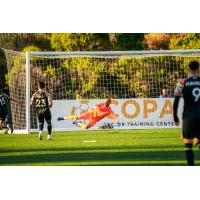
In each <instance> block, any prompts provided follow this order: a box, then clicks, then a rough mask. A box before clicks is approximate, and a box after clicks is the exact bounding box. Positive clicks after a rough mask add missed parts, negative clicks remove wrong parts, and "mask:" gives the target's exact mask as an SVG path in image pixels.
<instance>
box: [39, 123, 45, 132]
mask: <svg viewBox="0 0 200 200" xmlns="http://www.w3.org/2000/svg"><path fill="white" fill-rule="evenodd" d="M43 128H44V124H43V123H39V131H40V132H42V131H43Z"/></svg>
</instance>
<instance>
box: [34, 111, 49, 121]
mask: <svg viewBox="0 0 200 200" xmlns="http://www.w3.org/2000/svg"><path fill="white" fill-rule="evenodd" d="M37 118H38V122H39V123H41V124H43V123H44V120H46V122H47V123H51V111H50V110H49V109H47V110H46V111H44V112H38V114H37Z"/></svg>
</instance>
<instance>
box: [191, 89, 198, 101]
mask: <svg viewBox="0 0 200 200" xmlns="http://www.w3.org/2000/svg"><path fill="white" fill-rule="evenodd" d="M192 95H193V96H194V97H195V100H194V101H198V99H199V98H200V88H198V87H195V88H194V89H193V90H192Z"/></svg>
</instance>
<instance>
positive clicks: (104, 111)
mask: <svg viewBox="0 0 200 200" xmlns="http://www.w3.org/2000/svg"><path fill="white" fill-rule="evenodd" d="M96 107H97V108H96V109H95V110H94V111H93V112H92V113H93V116H92V118H93V119H95V120H97V121H99V120H101V119H103V118H104V117H106V116H108V115H110V116H111V117H112V118H113V119H114V120H117V116H116V115H115V114H114V112H113V111H112V109H111V107H110V106H109V107H106V105H105V103H99V104H97V105H96Z"/></svg>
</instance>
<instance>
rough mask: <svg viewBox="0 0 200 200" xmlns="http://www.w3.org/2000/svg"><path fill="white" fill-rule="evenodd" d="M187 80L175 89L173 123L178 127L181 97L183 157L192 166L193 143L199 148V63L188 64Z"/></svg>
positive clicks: (182, 81)
mask: <svg viewBox="0 0 200 200" xmlns="http://www.w3.org/2000/svg"><path fill="white" fill-rule="evenodd" d="M188 70H189V71H188V72H189V73H188V78H186V79H183V80H181V81H180V82H179V83H178V84H177V86H176V89H175V99H174V105H173V110H174V122H175V125H177V126H178V125H179V118H178V116H177V110H178V104H179V100H180V98H181V97H183V99H184V107H183V126H182V134H183V142H184V145H185V156H186V159H187V164H188V165H190V166H192V165H195V163H194V155H193V149H192V146H193V142H194V144H196V145H197V146H198V147H199V148H200V77H199V62H197V61H191V62H190V63H189V69H188Z"/></svg>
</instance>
